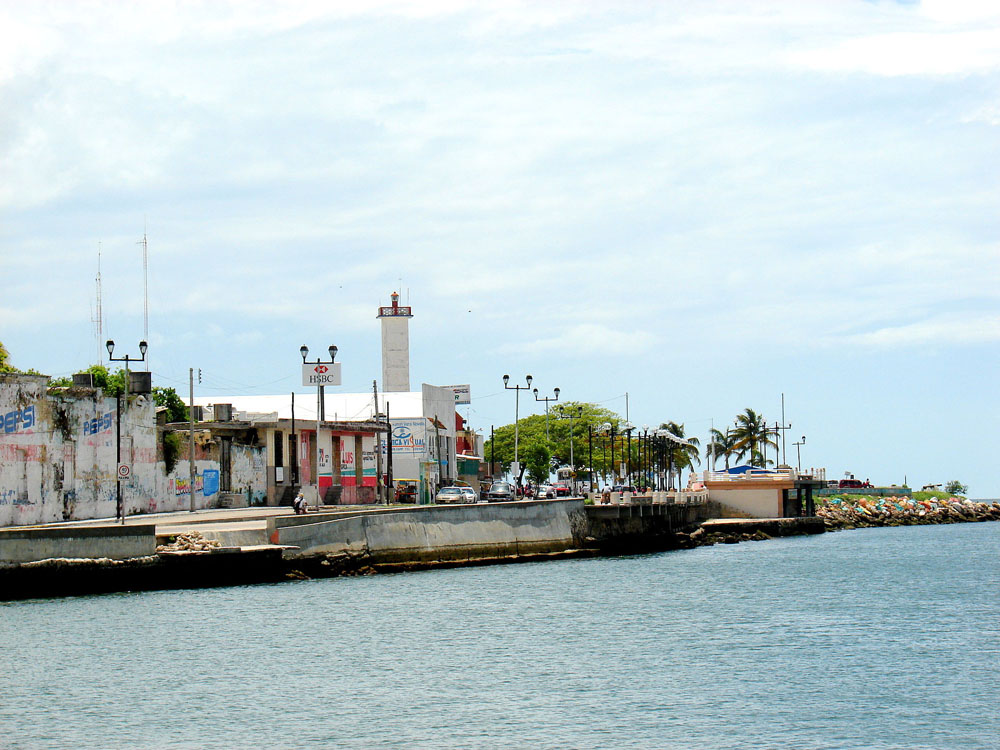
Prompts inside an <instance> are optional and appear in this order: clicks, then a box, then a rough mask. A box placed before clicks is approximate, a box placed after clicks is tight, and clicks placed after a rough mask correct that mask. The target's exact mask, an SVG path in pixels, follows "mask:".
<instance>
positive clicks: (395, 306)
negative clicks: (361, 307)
mask: <svg viewBox="0 0 1000 750" xmlns="http://www.w3.org/2000/svg"><path fill="white" fill-rule="evenodd" d="M375 317H377V318H412V317H413V312H412V310H411V308H410V307H400V306H399V292H393V293H392V307H380V308H379V309H378V315H376V316H375Z"/></svg>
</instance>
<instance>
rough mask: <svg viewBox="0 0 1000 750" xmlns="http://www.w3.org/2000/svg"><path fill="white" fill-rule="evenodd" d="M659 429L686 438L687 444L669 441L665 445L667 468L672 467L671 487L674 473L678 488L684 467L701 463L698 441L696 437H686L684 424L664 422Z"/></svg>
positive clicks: (691, 467)
mask: <svg viewBox="0 0 1000 750" xmlns="http://www.w3.org/2000/svg"><path fill="white" fill-rule="evenodd" d="M660 429H661V430H666V431H667V432H669V433H670V434H672V435H676V436H677V437H679V438H682V439H684V440H687V442H688V445H684V444H682V443H675V442H674V441H672V440H671V441H670V442H669V443H668V447H667V459H668V463H669V468H671V469H672V471H671V475H670V481H671V487H672V486H673V476H674V473H676V475H677V489H680V485H681V475H682V473H683V471H684V469H688V468H690V469H694V465H695V464H700V463H701V454H700V452H699V450H698V449H699V446H700V445H701V443H700V441H699V440H698V438H696V437H687V436H685V434H684V424H683V423H681V424H677V422H664V423H663V424H661V425H660Z"/></svg>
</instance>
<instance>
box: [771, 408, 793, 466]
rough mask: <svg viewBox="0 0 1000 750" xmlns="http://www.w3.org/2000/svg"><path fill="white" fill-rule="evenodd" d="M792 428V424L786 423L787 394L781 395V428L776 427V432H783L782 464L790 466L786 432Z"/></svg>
mask: <svg viewBox="0 0 1000 750" xmlns="http://www.w3.org/2000/svg"><path fill="white" fill-rule="evenodd" d="M791 428H792V424H791V422H785V394H784V393H782V394H781V426H780V427H779V426H778V425H775V426H774V429H775V431H778V430H780V431H781V463H782V464H784V465H785V466H787V465H788V455H787V454H786V453H785V431H786V430H790V429H791Z"/></svg>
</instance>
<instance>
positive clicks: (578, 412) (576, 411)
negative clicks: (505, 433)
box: [546, 388, 583, 496]
mask: <svg viewBox="0 0 1000 750" xmlns="http://www.w3.org/2000/svg"><path fill="white" fill-rule="evenodd" d="M555 390H556V393H557V394H558V393H559V389H558V388H556V389H555ZM559 408H560V410H561V411H560V412H559V416H558V417H556V419H568V420H569V469H570V471H571V472H572V475H573V480H572V482H571V484H572V487H573V495H574V496H575V495H576V464H575V463H574V461H573V420H574V419H579V418H580V417H581V416H583V407H582V406H577V407H576V408H573V409H570V410H569V413H566V412H565V410H562V409H563V407H562V406H560V407H559ZM547 437H548V436H547V435H546V438H547Z"/></svg>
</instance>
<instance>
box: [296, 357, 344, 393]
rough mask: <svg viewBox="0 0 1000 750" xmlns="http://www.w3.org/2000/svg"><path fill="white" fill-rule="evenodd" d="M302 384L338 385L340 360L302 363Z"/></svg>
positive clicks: (314, 385)
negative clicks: (323, 362) (322, 362)
mask: <svg viewBox="0 0 1000 750" xmlns="http://www.w3.org/2000/svg"><path fill="white" fill-rule="evenodd" d="M302 385H305V386H310V385H311V386H313V387H316V386H321V385H340V362H333V363H327V364H325V365H324V364H319V363H316V362H313V363H311V364H310V363H306V364H303V365H302Z"/></svg>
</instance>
